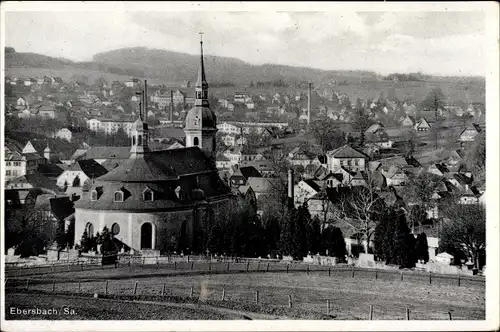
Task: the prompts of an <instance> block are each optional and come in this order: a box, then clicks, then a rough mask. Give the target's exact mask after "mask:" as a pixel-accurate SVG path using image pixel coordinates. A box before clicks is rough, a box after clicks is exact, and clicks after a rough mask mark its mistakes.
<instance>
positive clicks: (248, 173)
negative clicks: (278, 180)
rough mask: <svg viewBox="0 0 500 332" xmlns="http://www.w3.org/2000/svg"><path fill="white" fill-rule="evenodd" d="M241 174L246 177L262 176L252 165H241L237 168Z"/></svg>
mask: <svg viewBox="0 0 500 332" xmlns="http://www.w3.org/2000/svg"><path fill="white" fill-rule="evenodd" d="M239 170H240V172H241V175H243V176H244V177H245V179H248V178H250V177H256V178H258V177H262V174H260V172H259V171H258V170H257V169H256V168H255V167H253V166H243V167H240V168H239Z"/></svg>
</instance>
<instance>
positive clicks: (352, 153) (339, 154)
mask: <svg viewBox="0 0 500 332" xmlns="http://www.w3.org/2000/svg"><path fill="white" fill-rule="evenodd" d="M327 154H328V155H329V156H331V157H333V158H368V156H367V155H366V154H364V153H363V152H361V151H358V150H356V149H354V148H353V147H351V146H350V145H348V144H346V145H344V146H342V147H340V148H337V149H335V150H332V151H328V152H327Z"/></svg>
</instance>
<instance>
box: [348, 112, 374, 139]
mask: <svg viewBox="0 0 500 332" xmlns="http://www.w3.org/2000/svg"><path fill="white" fill-rule="evenodd" d="M354 116H355V117H354V122H353V127H354V129H355V130H356V131H359V132H360V133H361V146H363V145H364V144H365V142H364V141H365V137H364V135H365V131H366V129H368V127H370V126H371V125H372V123H373V121H372V120H371V119H370V117H369V116H368V114H367V113H366V112H365V110H364V109H363V108H360V109H357V110H356V113H355V115H354Z"/></svg>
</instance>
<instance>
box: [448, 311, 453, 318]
mask: <svg viewBox="0 0 500 332" xmlns="http://www.w3.org/2000/svg"><path fill="white" fill-rule="evenodd" d="M448 317H449V318H450V320H452V319H451V312H450V311H448Z"/></svg>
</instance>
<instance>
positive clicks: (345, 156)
mask: <svg viewBox="0 0 500 332" xmlns="http://www.w3.org/2000/svg"><path fill="white" fill-rule="evenodd" d="M326 156H327V165H328V171H330V172H335V171H337V170H339V169H340V168H342V167H343V168H346V169H347V170H350V171H354V172H358V171H364V170H365V169H366V163H367V162H368V156H367V155H366V154H364V153H363V152H361V151H358V150H356V149H354V148H353V147H351V146H350V145H344V146H342V147H340V148H337V149H335V150H332V151H329V152H327V154H326Z"/></svg>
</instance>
